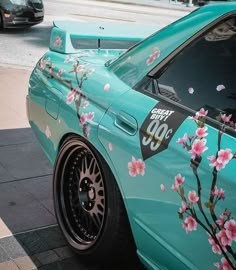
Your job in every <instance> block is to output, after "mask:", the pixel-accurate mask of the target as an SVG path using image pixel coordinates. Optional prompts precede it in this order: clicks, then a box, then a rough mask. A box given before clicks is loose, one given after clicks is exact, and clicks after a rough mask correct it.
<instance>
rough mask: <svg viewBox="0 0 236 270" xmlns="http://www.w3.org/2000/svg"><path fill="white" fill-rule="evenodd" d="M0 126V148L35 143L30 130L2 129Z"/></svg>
mask: <svg viewBox="0 0 236 270" xmlns="http://www.w3.org/2000/svg"><path fill="white" fill-rule="evenodd" d="M2 128H3V127H2V126H1V125H0V147H1V146H7V145H12V144H13V145H14V144H22V143H32V142H36V138H35V135H34V133H33V131H32V129H31V128H16V129H2Z"/></svg>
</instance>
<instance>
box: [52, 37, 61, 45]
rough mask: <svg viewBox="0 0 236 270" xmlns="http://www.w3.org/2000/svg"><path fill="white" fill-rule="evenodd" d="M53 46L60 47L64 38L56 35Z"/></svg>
mask: <svg viewBox="0 0 236 270" xmlns="http://www.w3.org/2000/svg"><path fill="white" fill-rule="evenodd" d="M53 46H54V47H55V48H60V47H61V46H62V38H61V37H60V36H56V37H55V40H54V43H53Z"/></svg>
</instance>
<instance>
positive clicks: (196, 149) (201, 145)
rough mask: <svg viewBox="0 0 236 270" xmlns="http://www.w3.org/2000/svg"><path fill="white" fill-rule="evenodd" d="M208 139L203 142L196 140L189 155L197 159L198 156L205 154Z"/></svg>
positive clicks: (202, 140)
mask: <svg viewBox="0 0 236 270" xmlns="http://www.w3.org/2000/svg"><path fill="white" fill-rule="evenodd" d="M206 142H207V140H206V139H201V140H198V139H197V140H195V141H194V143H193V144H192V149H191V150H190V151H189V153H191V154H192V158H193V159H195V158H196V156H201V154H202V153H204V152H205V151H206V150H207V149H208V147H206V146H205V145H206Z"/></svg>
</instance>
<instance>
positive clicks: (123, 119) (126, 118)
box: [114, 111, 138, 136]
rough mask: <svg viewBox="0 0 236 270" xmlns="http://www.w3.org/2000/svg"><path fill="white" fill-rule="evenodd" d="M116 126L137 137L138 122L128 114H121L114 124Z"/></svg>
mask: <svg viewBox="0 0 236 270" xmlns="http://www.w3.org/2000/svg"><path fill="white" fill-rule="evenodd" d="M114 124H115V126H116V127H118V128H119V129H121V130H123V131H124V132H126V133H127V134H129V135H132V136H133V135H135V134H136V132H137V130H138V123H137V120H136V119H135V118H134V117H133V116H132V115H130V114H128V113H126V112H123V111H121V112H119V113H118V114H117V115H116V119H115V122H114Z"/></svg>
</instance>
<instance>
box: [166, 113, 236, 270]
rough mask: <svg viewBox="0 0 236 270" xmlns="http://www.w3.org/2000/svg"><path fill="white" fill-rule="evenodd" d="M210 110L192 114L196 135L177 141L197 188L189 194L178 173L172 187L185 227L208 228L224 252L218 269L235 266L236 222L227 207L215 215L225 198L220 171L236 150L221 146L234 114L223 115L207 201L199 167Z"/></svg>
mask: <svg viewBox="0 0 236 270" xmlns="http://www.w3.org/2000/svg"><path fill="white" fill-rule="evenodd" d="M207 113H208V111H206V110H204V109H203V108H202V109H201V110H200V111H199V112H197V113H196V115H195V116H193V117H190V119H191V120H193V121H195V123H196V125H197V128H196V132H195V134H194V135H191V136H189V135H188V134H187V133H185V134H184V135H183V137H182V138H179V139H178V140H177V142H176V143H178V144H180V145H182V147H183V148H184V149H185V150H186V151H187V152H188V153H189V154H191V158H190V166H191V168H192V172H193V175H194V177H195V179H196V189H195V190H190V191H188V193H187V194H186V191H185V187H184V184H185V181H186V180H185V177H184V176H182V175H181V174H180V173H179V174H177V175H176V176H175V179H174V184H173V185H172V187H171V189H172V190H173V191H175V192H176V193H177V194H178V196H179V197H180V200H181V205H180V208H179V211H178V215H179V218H180V219H181V220H183V223H182V226H183V228H184V230H185V231H186V233H189V232H192V231H196V230H197V229H198V228H202V229H203V230H205V231H206V237H207V238H208V242H209V244H210V245H211V248H212V252H213V253H215V254H219V255H221V256H222V257H221V259H220V262H216V263H214V266H216V267H217V269H219V270H235V269H236V264H235V260H236V252H235V250H234V249H233V242H235V241H236V221H235V219H234V217H233V216H232V213H231V212H230V210H228V209H225V210H224V211H223V213H221V214H220V215H219V216H218V215H217V214H216V212H217V211H216V208H217V204H218V203H220V201H221V200H225V199H226V194H225V191H224V190H223V188H221V187H220V181H219V180H218V174H219V171H220V170H222V169H224V168H225V167H226V166H227V164H229V163H230V162H233V160H234V159H236V153H233V151H232V149H230V148H222V147H221V144H222V135H223V134H224V128H225V124H227V123H229V122H230V119H231V115H225V114H223V115H221V123H222V125H221V128H220V129H219V131H218V142H217V146H218V151H217V152H216V153H215V154H213V155H208V157H207V159H208V160H209V166H210V167H211V168H212V180H211V184H210V185H209V186H210V190H209V197H208V200H207V201H203V196H202V181H203V180H202V181H201V179H200V177H199V174H198V168H199V166H200V165H201V161H202V159H203V156H202V154H203V153H204V152H205V151H207V153H208V152H210V151H209V149H208V147H207V139H206V138H207V135H208V133H207V127H206V126H205V117H206V116H207Z"/></svg>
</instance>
